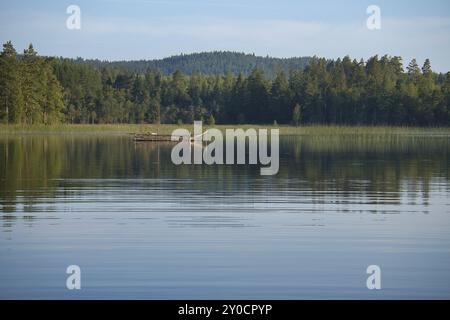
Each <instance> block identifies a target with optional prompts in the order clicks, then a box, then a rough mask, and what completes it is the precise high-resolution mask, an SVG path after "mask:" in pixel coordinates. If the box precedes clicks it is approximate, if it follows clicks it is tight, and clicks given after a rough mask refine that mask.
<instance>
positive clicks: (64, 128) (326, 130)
mask: <svg viewBox="0 0 450 320" xmlns="http://www.w3.org/2000/svg"><path fill="white" fill-rule="evenodd" d="M213 127H214V128H217V129H219V130H222V131H224V130H226V129H238V128H241V129H244V130H246V129H249V128H254V129H256V130H258V129H269V130H270V129H279V130H280V135H281V136H289V135H330V136H333V135H373V134H375V135H403V134H421V135H422V134H430V135H435V134H439V135H442V134H443V135H450V127H414V126H413V127H401V126H350V125H349V126H342V125H305V126H298V127H296V126H290V125H277V126H274V125H251V124H244V125H213V126H210V125H203V128H204V130H207V129H208V128H213ZM177 128H185V129H188V130H190V131H192V130H193V125H192V124H191V125H188V124H186V125H176V124H159V125H157V124H58V125H47V126H46V125H26V126H24V125H11V124H0V136H2V135H10V134H57V133H58V134H120V135H123V134H134V133H145V132H157V133H158V134H171V133H172V131H173V130H175V129H177Z"/></svg>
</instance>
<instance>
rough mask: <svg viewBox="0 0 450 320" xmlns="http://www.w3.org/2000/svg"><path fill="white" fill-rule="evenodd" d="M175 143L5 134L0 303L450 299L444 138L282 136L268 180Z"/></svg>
mask: <svg viewBox="0 0 450 320" xmlns="http://www.w3.org/2000/svg"><path fill="white" fill-rule="evenodd" d="M171 147H172V145H171V144H164V143H158V144H156V143H154V144H148V143H147V144H138V145H135V144H134V143H133V142H132V141H131V140H130V138H129V137H126V136H120V135H115V136H106V135H104V136H92V135H91V136H88V135H40V136H31V135H23V136H20V135H15V136H3V137H0V164H1V165H0V298H2V299H9V298H41V299H50V298H63V299H78V298H138V299H156V298H160V299H166V298H167V299H168V298H172V299H197V298H203V299H205V298H206V299H214V298H215V299H220V298H233V299H266V298H267V299H304V298H310V299H316V298H319V299H329V298H339V299H346V298H350V299H360V298H362V299H378V298H389V299H397V298H402V299H403V298H413V299H414V298H446V299H449V298H450V200H449V196H450V183H449V178H450V175H449V172H450V170H449V169H450V161H449V160H450V159H449V155H450V138H449V137H448V136H420V135H419V136H417V135H415V136H414V135H402V136H382V137H379V136H370V135H369V136H346V137H330V136H328V137H327V136H304V137H301V136H297V137H282V138H281V141H280V171H279V173H278V175H276V176H273V177H262V176H260V175H259V169H260V167H259V166H237V165H236V166H230V165H228V166H226V165H224V166H206V165H198V166H175V165H173V164H172V163H171V160H170V151H171ZM72 264H75V265H79V266H80V267H81V270H82V282H81V283H82V289H81V290H74V291H69V290H67V289H66V277H67V274H66V273H65V271H66V268H67V266H69V265H72ZM372 264H376V265H379V266H380V267H381V270H382V290H378V291H372V290H368V289H367V288H366V279H367V277H368V275H367V274H366V268H367V266H369V265H372Z"/></svg>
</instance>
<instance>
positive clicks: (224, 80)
mask: <svg viewBox="0 0 450 320" xmlns="http://www.w3.org/2000/svg"><path fill="white" fill-rule="evenodd" d="M0 59H1V61H0V68H1V69H0V88H1V91H0V99H1V100H0V101H1V109H0V120H1V121H3V122H10V123H13V122H19V123H51V122H55V121H63V122H66V123H192V122H193V121H194V120H204V121H205V122H207V123H210V124H213V123H216V122H217V123H224V124H242V123H254V124H272V123H274V122H276V123H279V124H312V123H314V124H370V125H375V124H387V125H421V126H431V125H433V126H434V125H450V107H449V105H450V73H447V74H437V73H435V72H433V71H432V69H431V64H430V61H429V60H426V61H425V63H424V64H423V65H422V66H421V67H419V65H418V64H417V62H416V61H415V60H413V61H411V62H410V63H409V65H408V67H407V68H406V70H404V68H403V63H402V60H401V58H399V57H389V56H383V57H381V58H379V57H378V56H374V57H372V58H370V59H369V60H367V61H362V60H361V61H357V60H352V59H350V58H349V57H345V58H343V59H337V60H326V59H323V58H311V59H310V61H309V64H308V65H307V66H306V67H305V68H304V69H293V70H290V71H289V72H288V73H287V72H284V71H282V70H280V71H278V72H277V73H276V75H275V76H274V78H273V79H271V78H269V77H267V76H266V75H265V73H264V71H262V70H260V69H254V70H253V71H252V72H251V73H250V74H249V75H248V76H246V75H244V74H242V73H241V74H239V75H238V76H235V75H234V74H232V73H228V74H225V75H203V74H200V73H194V74H192V75H190V76H188V75H186V74H184V73H182V72H180V71H175V72H174V73H173V74H171V75H164V74H163V73H162V72H160V71H154V70H147V71H145V72H133V71H129V70H123V69H120V68H115V67H101V68H96V67H93V66H91V65H89V64H84V63H77V62H74V60H71V59H43V58H40V57H38V56H37V55H36V52H35V51H34V50H33V48H32V46H30V48H28V49H27V50H25V52H24V55H23V56H21V57H17V55H16V53H15V51H14V48H13V47H12V45H11V43H7V44H5V45H4V49H3V52H2V53H1V56H0Z"/></svg>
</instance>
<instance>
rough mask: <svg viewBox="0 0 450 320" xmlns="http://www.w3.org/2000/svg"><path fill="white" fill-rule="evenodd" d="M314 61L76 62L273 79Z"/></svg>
mask: <svg viewBox="0 0 450 320" xmlns="http://www.w3.org/2000/svg"><path fill="white" fill-rule="evenodd" d="M310 59H311V58H309V57H297V58H285V59H280V58H272V57H258V56H255V55H254V54H244V53H239V52H230V51H214V52H201V53H193V54H186V55H185V54H181V55H178V56H172V57H168V58H164V59H160V60H138V61H113V62H109V61H101V60H84V59H81V58H79V59H77V60H76V62H77V63H82V64H84V63H85V64H89V65H90V66H93V67H95V68H98V69H100V68H104V67H113V68H116V69H120V70H127V71H133V72H137V73H144V72H146V71H147V70H155V71H160V72H161V73H162V74H164V75H171V74H173V73H174V72H175V71H181V72H183V73H184V74H186V75H193V74H195V73H201V74H204V75H225V74H227V73H232V74H234V75H235V76H237V75H239V74H240V73H243V74H244V75H246V76H248V75H250V74H251V73H252V71H253V70H254V69H260V70H262V71H264V73H265V74H266V75H267V76H268V77H269V78H273V77H274V76H275V75H276V73H277V72H279V71H284V72H286V73H288V72H289V70H300V69H304V68H305V67H306V66H307V65H308V63H309V60H310Z"/></svg>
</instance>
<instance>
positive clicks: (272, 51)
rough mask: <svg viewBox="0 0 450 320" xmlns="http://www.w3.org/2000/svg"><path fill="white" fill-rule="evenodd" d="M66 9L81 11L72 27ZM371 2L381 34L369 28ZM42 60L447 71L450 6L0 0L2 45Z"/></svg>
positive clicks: (401, 0)
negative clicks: (220, 57) (243, 59)
mask: <svg viewBox="0 0 450 320" xmlns="http://www.w3.org/2000/svg"><path fill="white" fill-rule="evenodd" d="M69 5H78V6H79V8H80V9H81V29H79V30H70V29H68V28H67V26H66V20H67V19H68V18H69V16H70V14H68V13H67V12H66V10H67V7H68V6H69ZM369 5H377V6H378V7H379V8H380V13H381V20H380V21H381V25H380V26H381V29H379V30H369V29H368V28H367V26H366V21H367V19H368V18H369V16H370V14H368V13H367V11H366V10H367V7H368V6H369ZM8 40H11V41H12V42H13V44H14V46H15V47H16V49H17V51H19V52H22V51H23V49H24V48H25V47H26V46H27V45H28V44H29V43H33V45H34V47H35V48H36V50H37V51H38V52H39V54H41V55H48V56H64V57H82V58H98V59H102V60H136V59H155V58H164V57H167V56H171V55H177V54H180V53H185V54H187V53H193V52H204V51H214V50H231V51H239V52H245V53H254V54H256V55H261V56H266V55H269V56H273V57H293V56H313V55H317V56H320V57H325V58H338V57H344V56H345V55H349V56H350V57H352V58H357V59H360V58H364V59H367V58H368V57H370V56H373V55H375V54H378V55H385V54H388V55H391V56H402V57H403V59H404V62H405V63H407V62H409V61H410V60H411V59H412V58H417V60H418V62H419V63H420V64H421V63H423V61H424V60H425V59H426V58H430V60H431V63H432V66H433V69H434V70H436V71H439V72H447V71H450V54H449V53H450V1H448V0H427V1H422V0H420V1H416V0H409V1H406V0H395V1H392V0H389V1H386V0H370V1H365V0H341V1H336V0H323V1H322V0H314V1H311V0H308V1H303V0H276V1H268V0H90V1H85V0H70V1H65V0H58V1H50V0H40V1H32V0H24V1H20V0H15V1H5V0H0V41H1V42H2V43H4V42H6V41H8Z"/></svg>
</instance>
